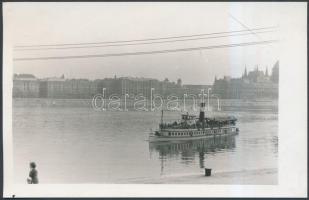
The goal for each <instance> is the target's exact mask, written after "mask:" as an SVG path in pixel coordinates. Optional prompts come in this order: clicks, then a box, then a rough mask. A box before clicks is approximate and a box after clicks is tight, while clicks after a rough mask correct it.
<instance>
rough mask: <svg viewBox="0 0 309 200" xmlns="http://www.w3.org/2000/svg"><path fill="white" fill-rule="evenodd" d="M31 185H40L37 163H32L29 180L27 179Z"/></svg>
mask: <svg viewBox="0 0 309 200" xmlns="http://www.w3.org/2000/svg"><path fill="white" fill-rule="evenodd" d="M27 181H28V183H29V184H38V183H39V179H38V171H37V170H36V164H35V162H31V163H30V172H29V178H28V179H27Z"/></svg>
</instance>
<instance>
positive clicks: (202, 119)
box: [199, 102, 205, 122]
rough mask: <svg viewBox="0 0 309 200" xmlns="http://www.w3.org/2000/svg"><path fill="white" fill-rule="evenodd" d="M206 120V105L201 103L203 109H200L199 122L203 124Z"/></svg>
mask: <svg viewBox="0 0 309 200" xmlns="http://www.w3.org/2000/svg"><path fill="white" fill-rule="evenodd" d="M204 119H205V103H204V102H202V103H201V109H200V117H199V120H200V122H203V121H204Z"/></svg>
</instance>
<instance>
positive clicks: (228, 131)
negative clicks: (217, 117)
mask: <svg viewBox="0 0 309 200" xmlns="http://www.w3.org/2000/svg"><path fill="white" fill-rule="evenodd" d="M163 132H164V135H160V136H157V135H155V134H151V135H150V136H149V142H163V141H183V140H198V139H203V138H212V137H220V136H230V135H237V134H238V133H239V130H238V129H237V128H236V127H228V128H217V129H206V130H204V131H194V130H179V131H177V130H170V131H163ZM170 132H174V133H176V136H169V135H168V134H170ZM188 132H190V133H193V134H191V135H190V134H187V135H184V136H182V135H181V133H188ZM201 132H202V133H201ZM207 132H208V133H207ZM177 133H178V135H177ZM179 133H180V134H179ZM200 133H201V134H200ZM203 133H204V134H203ZM161 134H162V133H161Z"/></svg>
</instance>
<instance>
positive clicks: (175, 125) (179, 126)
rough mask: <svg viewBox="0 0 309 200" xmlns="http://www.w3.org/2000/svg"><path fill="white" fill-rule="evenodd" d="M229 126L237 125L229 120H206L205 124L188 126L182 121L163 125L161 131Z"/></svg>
mask: <svg viewBox="0 0 309 200" xmlns="http://www.w3.org/2000/svg"><path fill="white" fill-rule="evenodd" d="M227 125H233V126H234V125H235V121H234V120H231V121H230V120H229V121H228V120H227V121H216V120H205V121H204V124H203V122H200V121H196V123H195V124H188V123H187V122H186V121H181V122H177V121H175V122H173V123H163V124H160V128H161V129H169V128H172V129H195V128H197V129H201V128H203V127H204V128H213V127H219V128H220V127H223V126H227Z"/></svg>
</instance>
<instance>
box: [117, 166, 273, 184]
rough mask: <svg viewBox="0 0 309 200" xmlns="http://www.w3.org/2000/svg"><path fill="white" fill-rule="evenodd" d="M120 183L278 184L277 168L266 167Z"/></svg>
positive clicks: (132, 180)
mask: <svg viewBox="0 0 309 200" xmlns="http://www.w3.org/2000/svg"><path fill="white" fill-rule="evenodd" d="M121 183H148V184H162V183H164V184H224V185H228V184H231V185H235V184H236V185H276V184H278V170H277V169H275V168H266V169H254V170H240V171H222V172H216V171H214V172H213V173H212V175H211V176H209V177H206V176H204V174H184V175H178V176H162V177H161V178H156V179H148V178H145V179H143V178H139V179H131V180H126V181H121Z"/></svg>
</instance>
